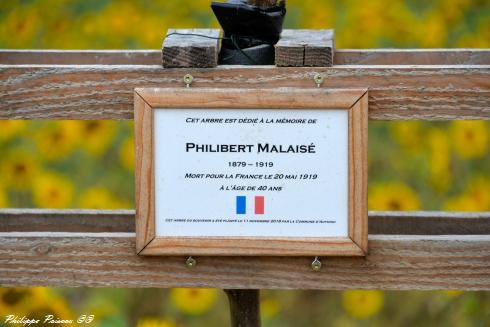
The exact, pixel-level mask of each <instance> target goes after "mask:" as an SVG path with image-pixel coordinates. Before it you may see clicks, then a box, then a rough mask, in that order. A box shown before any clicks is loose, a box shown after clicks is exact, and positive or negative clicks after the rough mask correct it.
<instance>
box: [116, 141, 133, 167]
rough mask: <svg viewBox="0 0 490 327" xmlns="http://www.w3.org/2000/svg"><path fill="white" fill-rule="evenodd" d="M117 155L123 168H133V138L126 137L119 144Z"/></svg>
mask: <svg viewBox="0 0 490 327" xmlns="http://www.w3.org/2000/svg"><path fill="white" fill-rule="evenodd" d="M119 157H120V158H121V163H122V165H123V167H124V168H126V169H128V170H134V139H133V138H127V139H125V140H124V141H123V143H122V144H121V148H120V149H119Z"/></svg>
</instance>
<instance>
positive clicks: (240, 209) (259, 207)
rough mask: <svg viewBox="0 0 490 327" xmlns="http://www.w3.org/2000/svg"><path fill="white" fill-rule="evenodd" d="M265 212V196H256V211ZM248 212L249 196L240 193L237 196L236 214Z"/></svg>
mask: <svg viewBox="0 0 490 327" xmlns="http://www.w3.org/2000/svg"><path fill="white" fill-rule="evenodd" d="M264 212H265V198H264V197H263V196H254V213H255V214H256V215H263V214H264ZM246 213H247V197H246V196H243V195H239V196H237V197H236V214H237V215H245V214H246Z"/></svg>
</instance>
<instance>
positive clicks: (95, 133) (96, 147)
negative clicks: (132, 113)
mask: <svg viewBox="0 0 490 327" xmlns="http://www.w3.org/2000/svg"><path fill="white" fill-rule="evenodd" d="M79 124H80V126H79V127H80V139H81V142H82V143H81V145H82V147H83V148H84V149H85V150H87V152H88V153H90V154H92V155H95V156H98V155H101V154H102V153H104V152H105V151H106V150H107V148H108V147H109V146H110V145H111V142H112V139H113V137H114V135H115V132H116V128H117V124H116V122H114V121H110V120H86V121H80V122H79Z"/></svg>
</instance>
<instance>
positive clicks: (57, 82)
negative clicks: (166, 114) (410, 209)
mask: <svg viewBox="0 0 490 327" xmlns="http://www.w3.org/2000/svg"><path fill="white" fill-rule="evenodd" d="M185 74H192V75H193V76H194V82H193V84H192V86H191V87H214V88H233V87H235V88H236V87H240V88H279V87H303V88H312V87H316V84H315V83H314V76H315V75H316V74H321V75H323V76H324V79H325V80H324V82H323V85H322V87H324V88H369V118H370V119H378V120H394V119H425V120H450V119H490V109H489V108H490V66H337V67H332V68H313V67H311V68H306V67H277V68H276V67H271V66H254V67H243V66H231V67H226V66H220V67H218V68H214V69H180V68H176V69H163V68H161V67H159V66H129V65H94V66H90V65H85V66H84V65H76V66H72V65H66V66H46V65H34V66H32V65H30V66H29V65H27V66H26V65H0V99H1V101H0V119H132V118H133V89H134V88H141V87H184V83H183V81H182V79H183V76H184V75H185Z"/></svg>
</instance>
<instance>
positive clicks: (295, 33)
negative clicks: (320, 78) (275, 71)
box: [275, 29, 335, 67]
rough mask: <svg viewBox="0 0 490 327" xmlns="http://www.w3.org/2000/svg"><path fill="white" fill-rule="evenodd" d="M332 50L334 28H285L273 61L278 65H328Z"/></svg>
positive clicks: (332, 56)
mask: <svg viewBox="0 0 490 327" xmlns="http://www.w3.org/2000/svg"><path fill="white" fill-rule="evenodd" d="M334 51H335V45H334V30H325V29H323V30H312V29H285V30H283V31H282V33H281V39H280V40H279V42H278V43H277V44H276V60H275V62H276V66H278V67H330V66H332V65H333V60H334Z"/></svg>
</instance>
